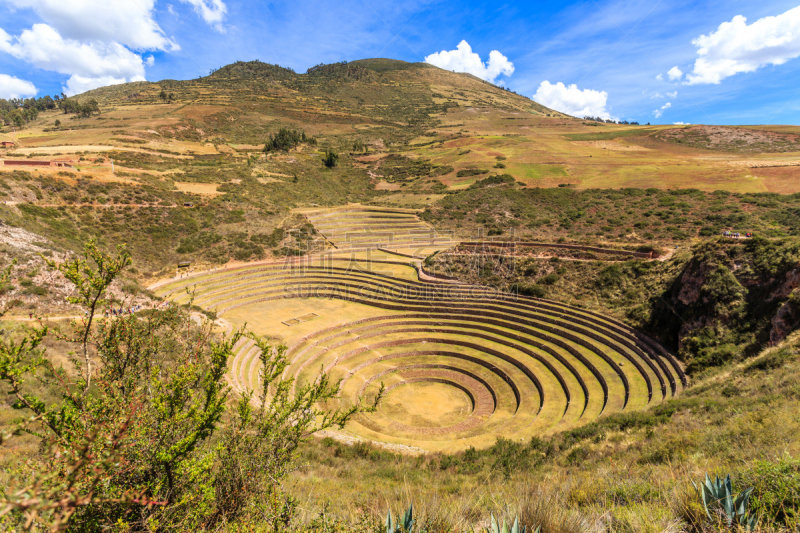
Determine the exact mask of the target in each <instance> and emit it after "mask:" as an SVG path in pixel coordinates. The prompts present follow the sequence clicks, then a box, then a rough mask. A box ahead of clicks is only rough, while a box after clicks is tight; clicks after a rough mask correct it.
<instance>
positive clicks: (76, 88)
mask: <svg viewBox="0 0 800 533" xmlns="http://www.w3.org/2000/svg"><path fill="white" fill-rule="evenodd" d="M127 81H141V80H126V79H125V78H115V77H113V76H99V77H96V78H85V77H83V76H78V75H77V74H73V75H72V76H70V77H69V79H68V80H67V84H66V85H65V86H64V94H66V95H67V96H73V95H76V94H81V93H85V92H86V91H91V90H92V89H97V88H98V87H108V86H109V85H119V84H120V83H125V82H127Z"/></svg>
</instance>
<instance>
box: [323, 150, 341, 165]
mask: <svg viewBox="0 0 800 533" xmlns="http://www.w3.org/2000/svg"><path fill="white" fill-rule="evenodd" d="M323 162H324V163H325V166H326V167H328V168H333V167H335V166H336V165H337V164H338V163H339V154H337V153H336V152H334V151H333V150H332V149H330V148H328V149H327V150H325V158H324V159H323Z"/></svg>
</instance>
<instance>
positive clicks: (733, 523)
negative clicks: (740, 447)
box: [692, 474, 757, 531]
mask: <svg viewBox="0 0 800 533" xmlns="http://www.w3.org/2000/svg"><path fill="white" fill-rule="evenodd" d="M692 485H694V488H695V489H696V490H697V492H698V493H700V495H701V496H702V498H703V507H704V508H705V511H706V515H707V516H708V518H709V519H711V520H715V519H718V518H719V517H722V518H724V519H725V522H726V524H727V526H728V528H731V529H733V528H734V527H743V528H744V529H745V530H746V531H752V530H753V529H754V528H755V526H756V522H757V517H756V516H755V515H751V514H750V511H749V509H748V505H749V503H750V494H751V493H752V492H753V488H752V487H751V488H749V489H745V490H743V491H742V492H740V493H739V494H738V495H737V496H736V498H734V496H733V487H732V486H731V476H730V474H728V476H726V477H725V479H724V480H722V479H720V478H719V477H716V478H715V479H714V481H711V478H710V477H708V474H706V479H705V481H704V482H702V483H700V487H698V486H697V485H696V484H695V482H694V481H692Z"/></svg>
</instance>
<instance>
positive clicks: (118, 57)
mask: <svg viewBox="0 0 800 533" xmlns="http://www.w3.org/2000/svg"><path fill="white" fill-rule="evenodd" d="M0 51H2V52H6V53H8V54H11V55H12V56H14V57H16V58H18V59H22V60H24V61H27V62H28V63H31V64H32V65H34V66H35V67H37V68H41V69H44V70H52V71H55V72H59V73H61V74H69V75H70V76H71V77H70V79H69V80H68V81H67V84H66V87H65V88H66V90H65V92H66V93H67V94H77V92H81V91H80V90H81V89H82V90H87V88H91V89H94V88H96V87H101V86H103V85H108V84H109V83H124V82H126V81H140V80H144V63H143V61H142V58H141V56H139V55H138V54H135V53H133V52H131V51H130V50H128V49H127V48H125V47H124V46H122V45H121V44H119V43H116V42H111V43H105V42H99V41H97V42H88V43H87V42H79V41H76V40H72V39H64V38H63V37H61V35H59V33H58V32H57V31H56V30H55V29H53V28H52V27H50V26H48V25H47V24H34V25H33V27H32V28H31V29H29V30H24V31H23V32H22V34H21V35H20V36H19V37H11V36H10V35H9V34H8V33H6V32H5V31H3V30H2V29H0Z"/></svg>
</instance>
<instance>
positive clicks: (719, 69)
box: [686, 6, 800, 85]
mask: <svg viewBox="0 0 800 533" xmlns="http://www.w3.org/2000/svg"><path fill="white" fill-rule="evenodd" d="M692 44H693V45H695V46H696V47H697V55H698V58H697V60H696V61H695V63H694V69H693V71H692V72H691V73H690V74H689V75H688V76H687V77H686V83H687V84H689V85H700V84H709V83H713V84H717V83H719V82H721V81H722V80H724V79H725V78H727V77H729V76H733V75H734V74H738V73H740V72H754V71H756V70H758V69H759V68H761V67H764V66H767V65H782V64H783V63H786V62H787V61H789V60H790V59H794V58H796V57H798V56H800V6H798V7H795V8H793V9H790V10H789V11H787V12H785V13H783V14H781V15H777V16H774V17H764V18H762V19H759V20H757V21H755V22H754V23H752V24H750V25H749V26H748V25H747V19H746V18H745V17H743V16H741V15H737V16H735V17H733V19H732V20H731V21H730V22H723V23H722V24H720V25H719V27H718V28H717V30H716V31H714V32H712V33H709V34H708V35H701V36H700V37H698V38H697V39H694V40H693V41H692Z"/></svg>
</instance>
